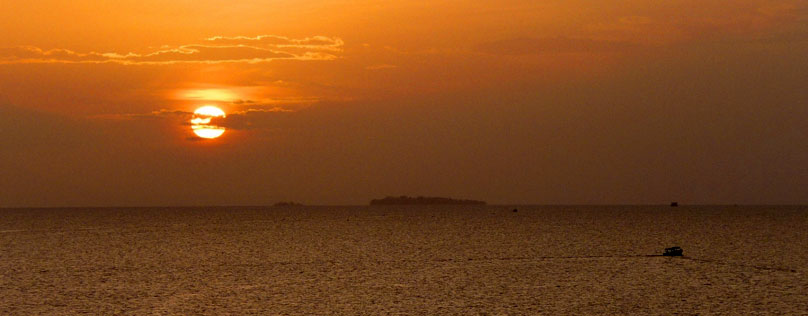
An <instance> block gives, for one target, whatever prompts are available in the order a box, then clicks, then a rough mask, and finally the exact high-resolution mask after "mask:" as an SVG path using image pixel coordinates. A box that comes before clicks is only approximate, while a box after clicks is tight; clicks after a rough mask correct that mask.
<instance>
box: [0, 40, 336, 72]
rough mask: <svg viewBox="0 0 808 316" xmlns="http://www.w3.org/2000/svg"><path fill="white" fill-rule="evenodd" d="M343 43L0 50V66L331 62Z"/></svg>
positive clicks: (215, 42) (220, 42) (236, 42)
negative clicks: (146, 49) (127, 50)
mask: <svg viewBox="0 0 808 316" xmlns="http://www.w3.org/2000/svg"><path fill="white" fill-rule="evenodd" d="M343 46H344V42H343V40H342V39H340V38H337V37H327V36H314V37H307V38H302V39H294V38H288V37H284V36H276V35H261V36H256V37H245V36H235V37H223V36H216V37H211V38H207V39H205V40H204V41H203V43H202V44H187V45H180V46H177V47H167V48H165V47H164V48H161V49H158V50H155V51H152V52H147V53H126V54H121V53H115V52H106V53H101V52H76V51H73V50H69V49H63V48H54V49H43V48H40V47H35V46H16V47H5V48H0V64H26V63H69V64H82V63H83V64H98V63H118V64H124V65H160V64H177V63H208V64H215V63H261V62H270V61H273V60H334V59H337V58H339V56H338V54H339V53H341V52H342V49H343Z"/></svg>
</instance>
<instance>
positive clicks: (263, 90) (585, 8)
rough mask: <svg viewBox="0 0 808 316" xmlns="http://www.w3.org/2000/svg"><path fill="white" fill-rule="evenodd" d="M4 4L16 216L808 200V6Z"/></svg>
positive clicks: (4, 111)
mask: <svg viewBox="0 0 808 316" xmlns="http://www.w3.org/2000/svg"><path fill="white" fill-rule="evenodd" d="M0 1H2V7H3V10H0V34H3V36H2V37H0V166H2V169H0V206H83V205H105V206H112V205H125V206H129V205H248V204H271V203H274V202H277V201H280V200H295V201H299V202H303V203H311V204H365V203H366V202H367V201H368V200H369V199H371V198H376V197H381V196H385V195H400V194H409V195H447V196H453V197H460V198H476V199H484V200H487V201H489V202H492V203H542V204H543V203H664V202H667V201H669V200H679V201H680V202H684V203H808V167H806V166H808V140H807V139H808V135H806V134H807V133H808V128H806V124H805V121H806V119H808V104H806V101H808V95H807V93H806V90H808V89H805V86H806V83H808V58H806V56H808V1H796V0H779V1H773V0H739V1H732V2H727V1H712V0H708V1H665V2H659V1H649V0H632V1H620V2H619V3H610V2H608V1H583V0H581V1H575V0H574V1H524V0H499V1H488V0H483V1H459V0H458V1H448V0H446V1H442V0H438V1H430V2H415V1H412V2H410V1H314V0H312V1H238V2H237V3H235V4H234V3H231V1H213V0H194V1H191V0H187V1H165V0H161V1H157V0H139V1H129V0H122V1H114V2H109V1H97V0H96V1H89V0H76V1H51V0H42V1H33V2H31V1H28V2H25V1H4V0H0ZM206 104H213V105H217V106H219V107H221V108H222V109H224V110H225V111H226V112H227V113H228V116H227V118H225V119H222V120H220V121H219V124H221V125H222V126H225V127H227V128H228V130H227V132H225V134H224V136H222V137H221V138H218V139H214V140H200V139H199V138H197V137H195V136H194V134H193V133H192V132H191V129H190V127H189V126H188V123H187V122H188V120H189V119H190V113H191V112H192V111H193V110H194V109H196V108H198V107H200V106H202V105H206Z"/></svg>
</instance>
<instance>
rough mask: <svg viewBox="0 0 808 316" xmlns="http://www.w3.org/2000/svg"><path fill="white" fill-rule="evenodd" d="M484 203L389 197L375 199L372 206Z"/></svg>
mask: <svg viewBox="0 0 808 316" xmlns="http://www.w3.org/2000/svg"><path fill="white" fill-rule="evenodd" d="M485 204H486V203H485V202H484V201H477V200H460V199H452V198H447V197H432V196H418V197H410V196H405V195H402V196H398V197H395V196H388V197H385V198H383V199H373V200H371V201H370V205H485Z"/></svg>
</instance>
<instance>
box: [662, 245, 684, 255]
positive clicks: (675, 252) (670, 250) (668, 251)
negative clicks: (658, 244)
mask: <svg viewBox="0 0 808 316" xmlns="http://www.w3.org/2000/svg"><path fill="white" fill-rule="evenodd" d="M662 255H663V256H666V257H681V256H682V248H680V247H670V248H665V252H663V253H662Z"/></svg>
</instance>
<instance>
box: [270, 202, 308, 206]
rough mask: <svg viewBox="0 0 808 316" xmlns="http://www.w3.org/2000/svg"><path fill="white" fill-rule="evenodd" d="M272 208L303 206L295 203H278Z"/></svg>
mask: <svg viewBox="0 0 808 316" xmlns="http://www.w3.org/2000/svg"><path fill="white" fill-rule="evenodd" d="M272 206H274V207H286V206H303V204H301V203H297V202H278V203H275V204H273V205H272Z"/></svg>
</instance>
